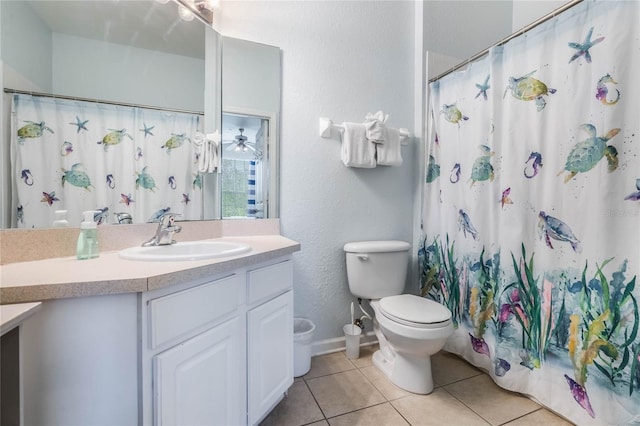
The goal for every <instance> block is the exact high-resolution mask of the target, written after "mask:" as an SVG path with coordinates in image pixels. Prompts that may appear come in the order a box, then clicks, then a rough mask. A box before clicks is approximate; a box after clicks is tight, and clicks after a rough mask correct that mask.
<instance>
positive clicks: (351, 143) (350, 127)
mask: <svg viewBox="0 0 640 426" xmlns="http://www.w3.org/2000/svg"><path fill="white" fill-rule="evenodd" d="M344 129H345V130H344V133H343V134H342V153H341V157H342V162H343V163H344V165H345V166H347V167H362V168H368V169H370V168H373V167H375V166H376V147H375V144H374V143H373V142H371V141H369V140H367V138H366V127H365V125H364V124H361V123H344Z"/></svg>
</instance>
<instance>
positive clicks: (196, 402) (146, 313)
mask: <svg viewBox="0 0 640 426" xmlns="http://www.w3.org/2000/svg"><path fill="white" fill-rule="evenodd" d="M292 289H293V268H292V262H291V260H289V259H288V258H287V259H280V261H276V262H275V263H266V264H261V265H257V266H256V267H250V268H248V269H240V270H237V271H235V273H233V274H232V275H228V276H224V277H220V278H215V279H211V280H210V281H207V282H195V283H194V282H191V283H185V284H181V285H178V286H172V287H170V288H165V289H162V290H158V291H152V292H147V293H142V294H141V295H140V313H141V321H140V324H141V329H140V331H141V333H140V334H141V339H140V345H141V351H140V353H141V358H140V362H141V363H140V370H141V390H142V392H141V394H142V395H141V400H142V404H141V405H142V406H141V419H140V423H142V424H154V425H187V424H189V425H196V424H199V425H225V426H233V425H245V424H250V425H253V424H257V423H258V422H259V421H260V420H262V419H263V418H264V417H265V416H266V415H267V414H268V413H269V412H270V411H271V409H273V408H274V407H275V405H276V404H277V403H278V402H279V401H280V400H281V399H282V398H283V397H284V395H285V393H286V391H287V389H288V388H289V386H291V384H292V383H293V291H292Z"/></svg>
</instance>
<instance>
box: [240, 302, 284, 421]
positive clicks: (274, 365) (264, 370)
mask: <svg viewBox="0 0 640 426" xmlns="http://www.w3.org/2000/svg"><path fill="white" fill-rule="evenodd" d="M247 327H248V333H247V357H248V388H247V391H248V396H249V398H248V405H249V406H248V409H249V424H251V425H253V424H256V423H257V422H258V421H260V420H261V419H262V417H264V415H266V414H267V413H268V411H269V410H270V409H271V408H273V407H274V405H275V404H276V403H277V402H278V401H279V400H280V399H281V398H282V396H283V395H284V393H285V392H286V391H287V390H288V389H289V386H291V383H293V292H292V291H288V292H286V293H284V294H282V295H280V296H278V297H276V298H275V299H272V300H270V301H268V302H266V303H264V304H262V305H260V306H258V307H256V308H254V309H252V310H250V311H249V312H248V313H247Z"/></svg>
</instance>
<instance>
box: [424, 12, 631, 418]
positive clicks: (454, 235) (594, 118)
mask: <svg viewBox="0 0 640 426" xmlns="http://www.w3.org/2000/svg"><path fill="white" fill-rule="evenodd" d="M639 23H640V2H636V1H615V2H612V1H603V2H599V1H598V2H595V1H585V2H583V3H580V4H578V5H576V6H574V7H572V8H571V9H569V10H567V11H566V12H564V13H562V14H561V15H559V16H557V17H555V18H553V19H551V20H549V21H547V22H546V23H544V24H541V25H540V26H538V27H536V28H535V29H533V30H531V31H529V32H528V33H526V34H523V35H521V36H519V37H517V38H515V39H513V40H512V41H510V42H509V43H507V44H505V45H503V46H501V47H496V48H493V49H491V50H490V52H489V54H488V56H487V57H485V58H484V59H483V60H481V61H478V62H476V63H473V64H471V65H470V66H469V67H468V69H466V70H465V71H461V72H456V73H453V74H449V75H448V76H446V77H444V78H442V79H440V80H438V81H436V82H434V83H432V84H431V85H430V87H429V108H428V121H429V125H428V129H429V130H428V140H427V150H426V152H427V153H426V158H425V162H426V163H425V164H426V176H425V177H424V181H423V185H424V187H423V189H424V191H423V208H422V218H421V221H422V223H421V225H422V231H423V234H422V238H423V240H422V241H423V243H422V245H421V247H420V248H419V252H418V256H419V259H420V287H421V289H422V293H423V295H424V296H426V297H431V298H433V299H436V300H438V301H440V302H441V303H443V304H445V305H446V306H447V307H448V308H449V309H450V310H451V312H452V316H453V322H454V324H455V327H456V329H455V332H454V334H453V336H452V337H451V338H450V339H449V340H448V342H447V344H446V346H445V348H444V349H445V350H447V351H449V352H452V353H456V354H458V355H460V356H462V357H463V358H465V359H466V360H468V361H469V362H471V363H472V364H474V365H476V366H478V367H480V368H482V369H484V370H486V371H487V372H488V373H489V374H490V375H491V377H492V378H493V380H494V381H495V382H496V383H497V384H498V385H500V386H502V387H504V388H506V389H509V390H513V391H517V392H521V393H524V394H528V395H530V396H532V397H533V398H534V399H536V400H537V401H539V402H540V403H542V404H543V405H545V406H547V407H549V408H550V409H552V410H554V411H556V412H558V413H560V414H561V415H563V416H565V417H567V418H568V419H570V420H572V421H573V422H576V423H578V424H629V423H640V337H639V334H638V327H639V325H640V320H639V313H638V301H639V299H640V289H639V286H638V285H637V283H636V278H637V276H638V272H639V271H640V238H639V236H640V233H639V231H638V228H639V225H640V96H639V95H640V25H639Z"/></svg>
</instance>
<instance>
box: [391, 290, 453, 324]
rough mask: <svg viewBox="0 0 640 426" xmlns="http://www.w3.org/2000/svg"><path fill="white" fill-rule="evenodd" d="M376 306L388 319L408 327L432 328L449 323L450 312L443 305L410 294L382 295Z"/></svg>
mask: <svg viewBox="0 0 640 426" xmlns="http://www.w3.org/2000/svg"><path fill="white" fill-rule="evenodd" d="M378 307H379V309H380V313H381V314H382V315H384V316H385V317H387V318H388V319H389V320H391V321H394V322H397V323H399V324H403V325H406V326H409V327H415V328H421V329H433V328H442V327H446V326H448V325H449V324H450V323H451V312H450V311H449V309H447V308H446V307H445V306H443V305H441V304H440V303H438V302H434V301H433V300H429V299H425V298H424V297H419V296H415V295H412V294H399V295H395V296H388V297H383V298H382V299H380V301H379V304H378Z"/></svg>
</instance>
